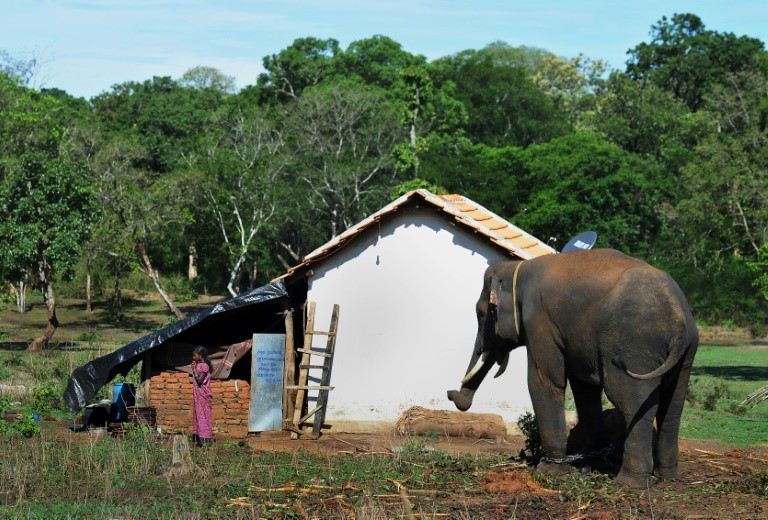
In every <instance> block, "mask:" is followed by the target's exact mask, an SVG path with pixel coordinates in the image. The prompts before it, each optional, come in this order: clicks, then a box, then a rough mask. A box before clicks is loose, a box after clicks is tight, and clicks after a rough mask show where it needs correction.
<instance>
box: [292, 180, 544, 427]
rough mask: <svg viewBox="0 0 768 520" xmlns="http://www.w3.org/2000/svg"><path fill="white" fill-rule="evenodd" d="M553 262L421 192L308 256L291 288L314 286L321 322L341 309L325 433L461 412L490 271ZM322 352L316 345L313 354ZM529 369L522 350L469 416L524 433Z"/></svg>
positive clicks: (522, 240)
mask: <svg viewBox="0 0 768 520" xmlns="http://www.w3.org/2000/svg"><path fill="white" fill-rule="evenodd" d="M555 252H556V251H555V250H554V249H552V248H551V247H549V246H548V245H546V244H545V243H543V242H541V241H540V240H538V239H536V238H534V237H533V236H531V235H529V234H528V233H526V232H524V231H522V230H521V229H519V228H517V227H515V226H514V225H512V224H510V223H509V222H507V221H506V220H504V219H503V218H501V217H499V216H498V215H495V214H494V213H493V212H491V211H489V210H488V209H486V208H484V207H482V206H481V205H479V204H477V203H475V202H473V201H471V200H469V199H467V198H466V197H462V196H460V195H434V194H432V193H430V192H429V191H426V190H421V189H420V190H415V191H411V192H409V193H407V194H405V195H403V196H402V197H400V198H399V199H397V200H395V201H394V202H392V203H391V204H389V205H387V206H386V207H384V208H382V209H381V210H379V211H377V212H376V213H374V214H373V215H371V216H369V217H368V218H366V219H365V220H363V221H361V222H359V223H358V224H356V225H354V226H352V227H351V228H349V229H348V230H346V231H344V232H343V233H341V234H340V235H338V236H337V237H335V238H334V239H333V240H331V241H330V242H328V243H326V244H324V245H323V246H321V247H319V248H318V249H316V250H315V251H313V252H312V253H310V254H309V255H307V256H306V257H305V258H304V260H303V262H302V263H301V264H299V265H298V266H296V267H294V268H292V269H291V270H290V271H289V272H288V273H287V275H286V278H287V279H288V280H292V279H293V280H295V279H297V278H302V277H304V278H306V282H307V300H308V301H313V302H316V315H315V316H316V322H317V323H327V322H328V321H329V320H330V314H331V307H332V306H333V305H334V304H338V305H339V309H340V311H339V325H338V332H337V336H336V344H335V355H334V360H333V369H332V377H331V385H332V386H333V387H334V389H333V391H331V392H330V396H329V402H328V407H327V410H326V416H325V423H326V424H327V425H330V426H331V427H332V428H333V429H335V430H336V431H340V430H341V431H371V430H376V429H378V428H379V427H381V426H384V425H389V424H391V423H393V422H395V421H397V419H398V417H399V416H400V415H401V414H402V412H403V411H405V410H406V409H408V408H409V407H411V406H422V407H425V408H432V409H449V410H455V407H454V405H453V403H451V402H450V401H448V399H447V397H446V391H447V390H449V389H455V388H458V387H459V386H460V381H461V378H462V377H463V375H464V373H465V371H466V369H467V365H468V364H469V360H470V355H471V353H472V348H473V346H474V341H475V334H476V331H477V319H476V315H475V302H476V301H477V298H478V296H479V294H480V290H481V288H482V278H483V272H484V271H485V268H486V267H487V266H489V265H490V264H491V263H493V262H495V261H497V260H501V259H512V258H522V259H530V258H534V257H537V256H541V255H548V254H553V253H555ZM323 341H324V340H323V339H322V338H315V341H314V343H313V346H312V347H313V349H318V350H322V348H323V346H324V344H323ZM526 367H527V360H526V354H525V349H524V348H520V349H517V350H515V351H514V352H513V353H512V355H511V356H510V362H509V367H508V368H507V372H506V373H505V374H504V375H503V376H502V377H500V378H498V379H493V378H492V377H491V376H490V375H489V377H488V378H486V380H485V382H484V383H483V384H482V385H481V386H480V389H479V390H478V392H477V394H476V395H475V400H474V404H473V407H472V410H471V411H473V412H487V413H497V414H500V415H501V416H502V417H503V418H504V420H505V421H506V422H508V423H514V422H516V421H517V419H518V417H519V416H520V415H521V414H522V413H524V412H525V411H526V410H530V409H531V401H530V398H529V395H528V388H527V384H526V380H527V375H526ZM310 375H311V374H310ZM315 381H317V378H315Z"/></svg>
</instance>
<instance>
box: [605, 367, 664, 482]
mask: <svg viewBox="0 0 768 520" xmlns="http://www.w3.org/2000/svg"><path fill="white" fill-rule="evenodd" d="M625 385H626V386H625V387H624V388H630V389H631V392H630V393H626V394H624V395H622V398H621V399H613V402H614V404H615V405H616V407H617V408H618V409H619V411H620V412H621V414H622V415H623V416H624V421H625V424H626V435H625V439H624V450H623V454H622V461H621V469H620V471H619V474H618V475H617V477H616V482H617V483H618V484H620V485H622V486H626V487H630V488H636V489H644V488H646V487H647V486H649V485H650V483H651V476H652V474H653V466H654V464H653V421H654V418H655V417H656V413H657V411H658V398H659V388H658V386H656V385H654V384H653V382H651V381H649V382H646V383H640V384H638V381H630V380H627V381H626V382H625ZM631 385H634V386H631ZM614 397H615V395H614Z"/></svg>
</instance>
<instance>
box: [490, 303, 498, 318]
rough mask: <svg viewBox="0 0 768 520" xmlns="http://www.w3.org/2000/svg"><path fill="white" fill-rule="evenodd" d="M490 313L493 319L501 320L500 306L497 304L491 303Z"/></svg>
mask: <svg viewBox="0 0 768 520" xmlns="http://www.w3.org/2000/svg"><path fill="white" fill-rule="evenodd" d="M489 314H490V315H491V318H492V319H493V321H499V308H498V307H497V306H496V305H491V308H490V309H489Z"/></svg>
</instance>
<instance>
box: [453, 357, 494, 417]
mask: <svg viewBox="0 0 768 520" xmlns="http://www.w3.org/2000/svg"><path fill="white" fill-rule="evenodd" d="M493 364H494V360H493V356H491V355H489V354H488V353H485V355H483V356H482V357H481V356H480V355H479V354H477V355H475V356H472V361H471V362H470V364H469V368H468V369H467V373H466V375H465V376H464V379H463V380H462V381H461V390H448V399H449V400H451V401H453V404H455V405H456V408H458V409H459V410H461V411H462V412H465V411H467V410H469V407H470V406H472V399H473V398H474V396H475V391H476V390H477V389H478V387H479V386H480V383H482V382H483V379H484V378H485V376H486V375H487V374H488V371H489V370H490V369H491V367H492V366H493Z"/></svg>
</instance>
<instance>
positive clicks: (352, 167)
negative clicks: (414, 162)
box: [285, 82, 405, 253]
mask: <svg viewBox="0 0 768 520" xmlns="http://www.w3.org/2000/svg"><path fill="white" fill-rule="evenodd" d="M285 125H286V129H285V132H286V139H287V141H288V144H289V147H290V149H291V150H292V151H291V156H290V162H289V164H288V166H287V168H288V170H287V179H286V180H287V182H288V183H290V185H291V186H293V187H294V189H295V190H297V191H296V193H297V194H298V193H301V194H302V195H301V196H298V195H297V196H296V197H295V200H294V204H296V205H297V209H296V211H295V212H294V215H295V218H296V219H297V220H296V221H295V222H294V223H292V224H291V227H295V226H296V225H302V226H305V227H302V230H301V232H300V233H294V234H293V235H292V240H294V241H295V242H292V243H291V244H290V245H291V250H292V251H294V253H299V252H301V251H307V249H306V248H307V247H309V246H310V245H313V246H316V245H319V243H322V241H324V240H327V239H328V238H330V237H332V236H334V235H336V234H337V233H339V232H341V231H343V230H344V229H346V228H347V227H349V226H351V225H352V224H354V223H355V222H357V221H358V220H359V219H360V218H362V217H364V216H365V215H366V214H368V213H369V212H370V211H372V210H374V209H376V208H378V207H379V205H380V204H382V203H384V202H385V201H386V200H388V192H389V191H390V188H392V187H393V186H394V184H396V182H397V172H396V170H395V168H394V164H393V158H392V149H393V146H394V145H395V143H397V142H402V141H403V140H404V137H405V133H404V131H403V128H402V126H400V121H399V118H398V113H397V108H396V107H395V106H393V105H392V104H391V103H389V102H387V101H386V100H385V99H384V96H383V94H382V93H381V92H380V91H379V90H377V89H374V88H372V87H361V86H360V85H356V84H353V83H345V82H334V83H332V84H326V85H321V86H318V87H314V88H312V89H308V90H306V91H305V92H304V94H303V95H302V96H301V98H299V99H298V100H297V101H296V102H295V103H293V104H291V105H290V106H289V107H288V112H287V113H286V117H285ZM298 219H301V220H298Z"/></svg>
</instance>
